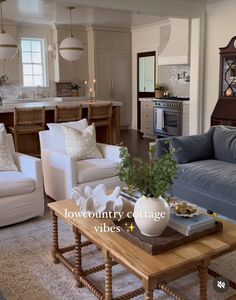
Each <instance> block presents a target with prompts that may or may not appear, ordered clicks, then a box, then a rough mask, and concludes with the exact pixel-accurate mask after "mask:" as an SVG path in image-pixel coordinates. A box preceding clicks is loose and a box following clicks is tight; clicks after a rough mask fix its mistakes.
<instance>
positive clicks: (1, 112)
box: [0, 97, 122, 153]
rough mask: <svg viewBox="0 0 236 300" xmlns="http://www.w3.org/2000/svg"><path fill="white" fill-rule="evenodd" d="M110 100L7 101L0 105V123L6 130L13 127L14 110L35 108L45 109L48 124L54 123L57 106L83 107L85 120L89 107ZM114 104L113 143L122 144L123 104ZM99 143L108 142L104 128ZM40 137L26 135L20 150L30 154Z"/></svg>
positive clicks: (79, 98)
mask: <svg viewBox="0 0 236 300" xmlns="http://www.w3.org/2000/svg"><path fill="white" fill-rule="evenodd" d="M107 102H110V101H108V100H97V99H96V101H95V100H94V99H92V100H91V99H88V98H82V97H61V98H60V97H55V98H40V99H32V98H31V99H6V100H3V102H2V104H1V105H0V123H4V125H5V127H6V129H7V128H8V127H9V126H12V125H13V115H14V108H15V107H19V108H35V107H42V106H44V107H45V110H46V123H53V122H54V110H55V107H56V106H75V105H80V104H81V105H82V108H83V113H82V116H83V118H87V112H88V106H89V104H91V103H100V104H102V103H107ZM111 102H112V112H113V115H112V143H113V144H118V143H120V106H121V105H122V102H119V101H111ZM96 131H97V141H98V142H104V143H105V142H106V132H105V129H104V128H102V127H101V128H97V130H96ZM37 140H38V137H35V136H34V135H32V134H31V135H30V134H29V135H26V136H22V137H21V141H20V145H21V146H20V149H21V152H24V153H29V152H31V149H32V147H34V148H35V143H38V141H37Z"/></svg>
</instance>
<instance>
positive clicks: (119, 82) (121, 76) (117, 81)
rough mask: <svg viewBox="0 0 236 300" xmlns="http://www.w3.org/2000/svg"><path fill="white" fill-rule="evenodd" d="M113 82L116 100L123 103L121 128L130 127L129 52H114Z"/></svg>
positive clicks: (112, 65) (112, 60) (112, 64)
mask: <svg viewBox="0 0 236 300" xmlns="http://www.w3.org/2000/svg"><path fill="white" fill-rule="evenodd" d="M110 65H111V69H112V75H111V77H112V80H113V81H114V99H115V100H117V101H121V102H122V103H123V106H122V107H121V126H127V125H130V123H131V120H130V116H131V94H130V84H131V83H130V53H129V51H127V50H112V55H111V64H110Z"/></svg>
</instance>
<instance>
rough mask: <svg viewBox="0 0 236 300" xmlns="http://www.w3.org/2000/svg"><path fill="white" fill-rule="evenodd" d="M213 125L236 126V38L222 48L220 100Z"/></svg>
mask: <svg viewBox="0 0 236 300" xmlns="http://www.w3.org/2000/svg"><path fill="white" fill-rule="evenodd" d="M211 125H228V126H236V36H235V37H233V38H232V39H231V40H230V42H229V43H228V45H227V46H226V47H222V48H220V74H219V98H218V102H217V103H216V106H215V108H214V111H213V113H212V115H211Z"/></svg>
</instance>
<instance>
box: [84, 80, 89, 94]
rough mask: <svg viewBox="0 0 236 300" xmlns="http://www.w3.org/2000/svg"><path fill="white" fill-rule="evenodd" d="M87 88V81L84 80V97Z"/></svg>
mask: <svg viewBox="0 0 236 300" xmlns="http://www.w3.org/2000/svg"><path fill="white" fill-rule="evenodd" d="M87 86H88V81H87V80H85V82H84V95H85V97H86V96H87V93H88V91H87V88H88V87H87Z"/></svg>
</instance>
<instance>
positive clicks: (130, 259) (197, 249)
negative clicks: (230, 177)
mask: <svg viewBox="0 0 236 300" xmlns="http://www.w3.org/2000/svg"><path fill="white" fill-rule="evenodd" d="M48 206H49V207H50V208H51V209H52V210H53V211H54V212H55V213H56V215H57V216H58V217H60V218H62V219H64V220H65V222H67V223H69V224H72V225H74V226H75V227H77V228H78V229H79V231H80V233H81V234H82V235H84V236H86V237H87V238H88V239H89V240H90V241H92V242H93V243H95V244H96V245H98V247H101V248H102V249H105V250H107V251H109V252H110V254H111V256H112V257H114V258H115V259H116V260H117V261H118V262H120V263H121V264H123V265H125V266H126V267H128V268H129V269H130V270H131V271H133V272H135V273H136V274H137V275H139V276H140V278H146V279H148V278H150V277H154V276H158V275H161V274H163V273H168V272H170V271H175V270H178V268H179V267H182V266H184V265H186V264H189V263H194V262H196V263H197V262H199V261H201V260H202V259H205V258H214V257H217V256H220V255H223V254H224V253H227V252H230V251H233V250H236V225H235V224H233V223H230V222H226V221H222V220H221V221H222V222H223V224H224V227H223V231H222V232H219V233H215V234H213V235H209V236H206V237H204V238H201V239H199V240H196V241H194V242H190V243H188V244H186V245H183V246H179V247H177V248H174V249H171V250H168V251H165V252H163V253H160V254H157V255H150V254H148V253H147V252H145V251H144V250H142V249H140V248H139V247H137V246H136V245H134V244H132V243H131V242H130V241H128V240H126V239H125V238H124V237H122V236H121V235H120V234H119V233H115V232H114V233H113V232H107V233H104V232H96V230H95V228H94V226H99V225H101V224H103V223H105V224H106V225H111V224H112V221H111V220H109V219H91V218H90V219H89V218H83V217H81V218H78V217H76V216H74V217H72V218H65V210H66V209H67V211H72V212H75V211H77V212H78V211H79V207H78V206H77V205H76V204H75V203H74V202H73V201H71V200H61V201H57V202H52V203H49V204H48Z"/></svg>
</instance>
